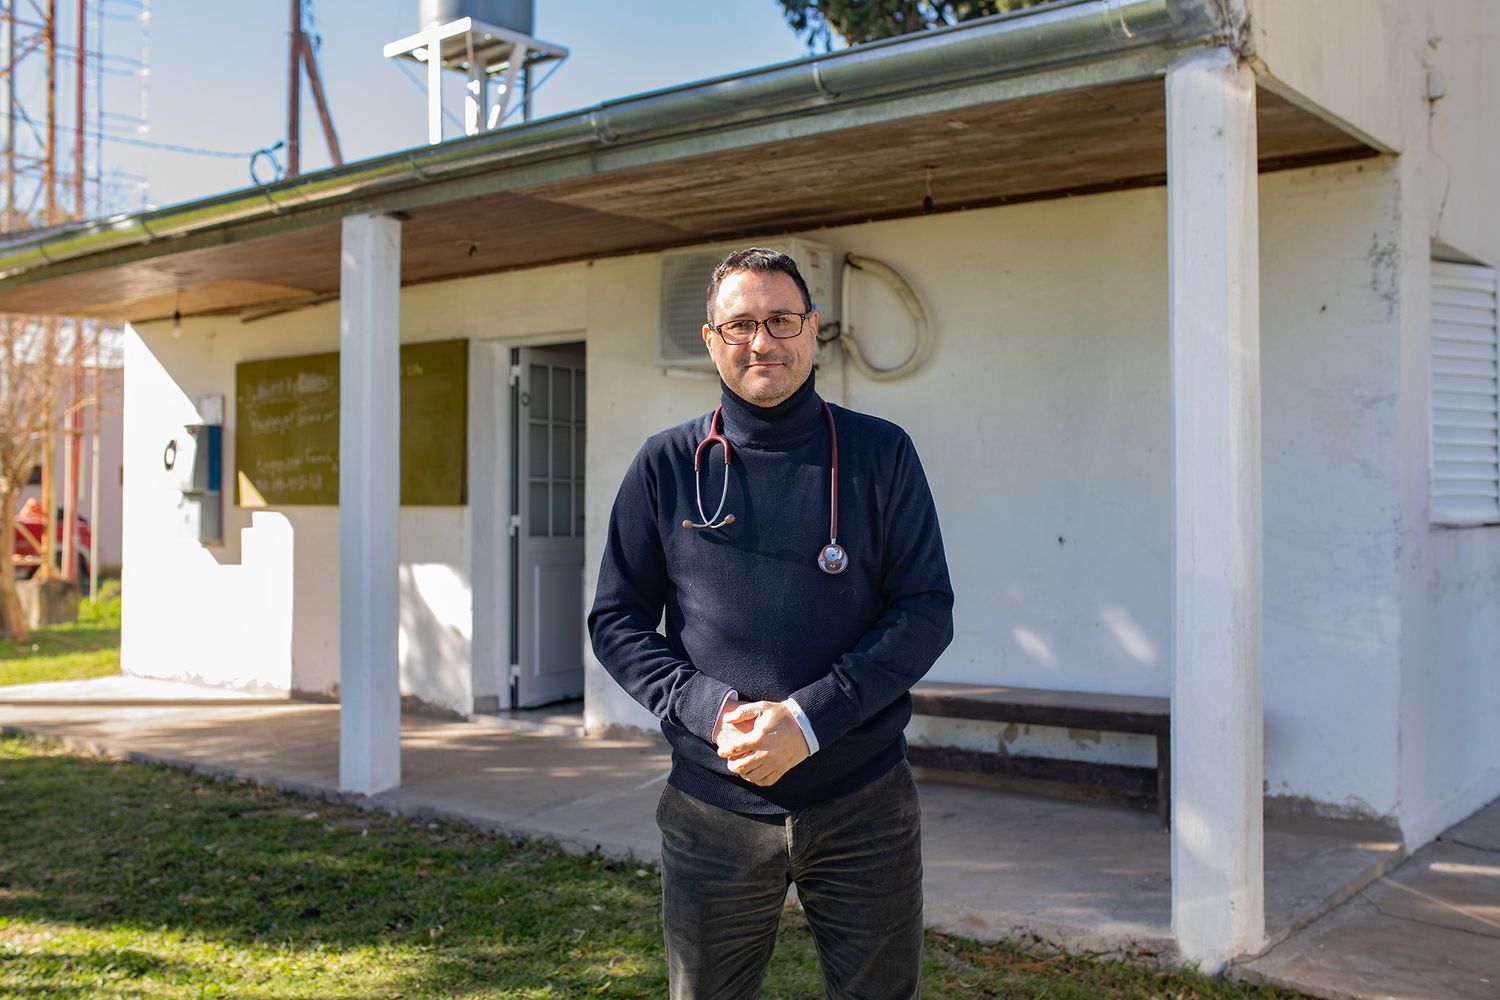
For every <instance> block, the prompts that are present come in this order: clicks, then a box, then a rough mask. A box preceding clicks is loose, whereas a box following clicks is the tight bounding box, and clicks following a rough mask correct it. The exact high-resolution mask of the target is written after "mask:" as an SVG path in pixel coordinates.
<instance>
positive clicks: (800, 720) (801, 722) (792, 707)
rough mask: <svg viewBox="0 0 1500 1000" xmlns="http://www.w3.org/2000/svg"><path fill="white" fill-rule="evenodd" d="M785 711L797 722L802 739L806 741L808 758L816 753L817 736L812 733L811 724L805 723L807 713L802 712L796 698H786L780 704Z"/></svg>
mask: <svg viewBox="0 0 1500 1000" xmlns="http://www.w3.org/2000/svg"><path fill="white" fill-rule="evenodd" d="M782 704H783V705H785V706H786V707H787V710H788V711H790V712H791V713H792V718H794V719H796V720H797V725H798V726H800V727H801V729H802V737H803V738H804V739H806V740H807V753H808V756H812V755H813V754H815V753H817V752H818V734H817V733H815V732H813V727H812V723H811V722H808V721H807V713H806V712H804V711H802V706H801V705H799V704H797V699H796V698H788V699H787V700H786V701H784V702H782Z"/></svg>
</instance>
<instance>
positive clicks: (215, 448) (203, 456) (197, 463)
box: [161, 396, 224, 542]
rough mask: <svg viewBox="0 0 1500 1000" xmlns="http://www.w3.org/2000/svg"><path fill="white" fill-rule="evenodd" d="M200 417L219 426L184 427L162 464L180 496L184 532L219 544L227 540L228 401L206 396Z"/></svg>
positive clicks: (169, 445)
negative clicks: (226, 454) (225, 445)
mask: <svg viewBox="0 0 1500 1000" xmlns="http://www.w3.org/2000/svg"><path fill="white" fill-rule="evenodd" d="M199 413H200V414H202V415H204V416H205V417H208V418H217V422H209V421H208V420H207V419H205V421H204V422H203V423H197V424H186V425H184V426H183V428H182V430H181V431H180V432H179V433H177V434H176V435H174V436H173V437H171V438H170V439H168V441H167V443H166V445H165V447H163V449H162V456H161V463H162V468H163V470H164V471H165V472H166V474H167V477H168V481H169V482H170V483H171V484H172V487H173V488H174V489H176V490H177V492H178V493H179V494H180V495H179V497H178V501H177V513H178V516H179V518H180V519H181V523H182V527H183V531H184V532H185V533H186V534H187V535H188V537H190V538H196V539H197V540H198V541H200V542H218V541H221V540H223V537H224V428H223V426H222V423H223V419H224V417H223V413H224V397H223V396H205V397H204V398H203V400H202V401H201V404H200V406H199Z"/></svg>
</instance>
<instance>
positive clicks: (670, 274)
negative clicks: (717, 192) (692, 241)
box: [656, 239, 838, 371]
mask: <svg viewBox="0 0 1500 1000" xmlns="http://www.w3.org/2000/svg"><path fill="white" fill-rule="evenodd" d="M745 245H746V244H744V243H726V244H715V245H713V246H700V247H689V248H687V249H683V250H666V251H663V252H662V253H661V254H660V256H659V257H658V274H659V278H660V285H661V293H660V297H659V299H658V305H659V312H658V320H657V328H656V329H657V335H656V360H657V362H658V363H659V364H660V365H661V366H662V367H663V368H699V369H702V370H704V371H713V361H712V360H710V358H709V356H708V348H706V347H704V346H703V322H704V319H705V316H704V297H705V296H706V295H707V294H708V280H709V278H711V277H713V273H714V268H716V267H718V266H719V261H721V260H723V259H724V258H725V257H727V256H728V255H729V254H730V253H731V252H733V251H735V250H738V249H741V248H743V247H744V246H745ZM757 245H758V246H763V247H765V248H766V249H768V250H779V251H780V252H782V253H784V254H786V255H787V256H788V257H790V258H792V260H794V261H796V262H797V270H799V271H801V272H802V279H803V280H804V281H806V282H807V293H808V295H809V296H810V297H811V298H812V304H813V308H814V309H816V310H817V311H818V318H819V319H820V321H821V322H823V323H825V324H826V323H831V322H834V321H835V320H837V319H838V316H837V311H838V298H837V296H835V295H834V287H833V280H834V275H835V273H836V272H835V270H834V260H833V248H832V247H830V246H828V245H827V244H826V243H814V242H813V241H812V240H803V239H789V240H770V241H765V242H761V243H758V244H757Z"/></svg>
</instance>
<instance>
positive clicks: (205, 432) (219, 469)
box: [161, 424, 224, 493]
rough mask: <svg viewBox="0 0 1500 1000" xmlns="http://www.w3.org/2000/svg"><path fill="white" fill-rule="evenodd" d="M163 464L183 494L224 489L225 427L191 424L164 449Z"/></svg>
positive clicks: (174, 485)
mask: <svg viewBox="0 0 1500 1000" xmlns="http://www.w3.org/2000/svg"><path fill="white" fill-rule="evenodd" d="M161 463H162V467H163V468H165V469H166V471H167V475H168V476H170V477H171V480H172V485H173V487H175V488H176V489H178V490H180V491H182V492H183V493H218V492H221V491H222V490H223V488H224V487H223V478H224V428H222V427H220V426H219V425H217V424H188V425H186V426H184V427H183V428H182V433H180V434H178V435H176V436H175V437H173V438H171V439H170V440H169V441H168V442H167V445H166V448H164V449H163V450H162V456H161Z"/></svg>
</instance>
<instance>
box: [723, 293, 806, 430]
mask: <svg viewBox="0 0 1500 1000" xmlns="http://www.w3.org/2000/svg"><path fill="white" fill-rule="evenodd" d="M805 308H806V306H804V305H803V303H802V293H801V292H799V291H798V290H797V283H796V282H795V281H793V280H792V276H791V275H789V274H784V273H782V272H781V271H734V272H731V273H730V274H729V275H727V276H726V277H725V278H724V280H723V282H721V283H720V285H719V293H718V295H716V296H715V297H714V306H713V322H714V325H715V326H717V325H719V324H720V323H725V322H728V321H729V320H734V319H748V320H763V319H765V318H766V317H768V316H774V315H776V314H777V313H800V312H802V311H803V310H804V309H805ZM703 342H704V343H705V344H707V345H708V353H709V356H710V357H712V358H713V359H714V365H715V366H716V367H717V368H718V369H719V377H720V378H722V379H723V380H724V384H725V385H727V386H729V388H730V389H732V390H734V393H735V395H737V396H739V397H740V398H741V399H743V400H745V401H747V402H750V403H754V404H755V405H757V406H775V405H776V404H777V403H779V402H781V401H782V400H784V399H786V398H787V397H789V396H791V394H792V393H794V392H796V391H797V390H798V389H800V388H801V387H802V383H803V382H806V381H807V376H808V374H809V373H810V372H811V371H812V366H813V355H814V354H815V353H816V352H817V349H818V314H817V313H811V314H810V315H809V316H808V317H807V321H806V322H805V323H803V324H802V332H801V333H799V334H798V335H797V336H795V337H791V338H789V339H787V340H777V339H776V338H775V337H772V336H771V334H770V333H768V332H767V331H766V328H765V326H763V325H762V326H759V327H757V328H756V330H755V336H753V337H752V338H750V340H749V342H747V343H744V344H738V345H736V344H726V343H725V342H724V338H723V337H721V336H719V335H718V334H717V333H715V332H714V331H713V329H712V327H710V326H708V324H706V323H705V324H704V326H703Z"/></svg>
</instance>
